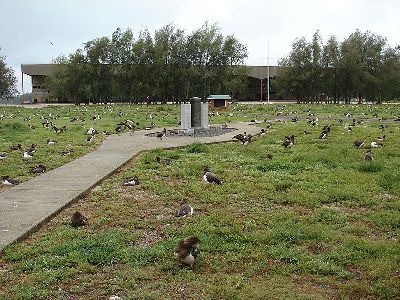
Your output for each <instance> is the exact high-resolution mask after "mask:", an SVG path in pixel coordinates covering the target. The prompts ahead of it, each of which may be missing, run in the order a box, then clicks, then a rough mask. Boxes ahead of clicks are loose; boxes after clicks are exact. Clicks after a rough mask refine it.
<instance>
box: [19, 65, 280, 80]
mask: <svg viewBox="0 0 400 300" xmlns="http://www.w3.org/2000/svg"><path fill="white" fill-rule="evenodd" d="M57 65H58V64H22V65H21V71H22V73H24V74H27V75H30V76H33V75H36V76H37V75H42V76H49V75H50V74H51V73H52V72H53V71H54V70H55V66H57ZM268 68H269V76H270V77H275V76H276V75H277V73H278V69H279V68H280V67H278V66H270V67H268V66H249V71H248V73H247V75H248V76H250V77H254V78H258V79H265V78H267V77H268Z"/></svg>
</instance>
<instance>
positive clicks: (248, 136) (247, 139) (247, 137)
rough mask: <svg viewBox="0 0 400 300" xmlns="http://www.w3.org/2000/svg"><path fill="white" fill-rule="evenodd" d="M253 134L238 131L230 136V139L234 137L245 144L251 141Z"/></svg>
mask: <svg viewBox="0 0 400 300" xmlns="http://www.w3.org/2000/svg"><path fill="white" fill-rule="evenodd" d="M252 137H253V136H252V135H251V134H247V133H246V132H244V133H243V134H241V133H239V134H237V135H235V136H233V137H232V139H236V140H238V141H240V142H241V143H242V145H247V144H249V143H250V142H251V138H252Z"/></svg>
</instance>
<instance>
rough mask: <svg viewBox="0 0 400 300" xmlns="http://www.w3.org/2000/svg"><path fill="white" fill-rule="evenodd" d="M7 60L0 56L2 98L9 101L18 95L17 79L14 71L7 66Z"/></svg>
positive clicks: (0, 92) (0, 96) (0, 89)
mask: <svg viewBox="0 0 400 300" xmlns="http://www.w3.org/2000/svg"><path fill="white" fill-rule="evenodd" d="M0 50H1V48H0ZM5 59H6V57H5V56H1V55H0V98H6V99H7V98H12V97H14V96H15V95H16V94H17V89H16V84H17V78H16V77H15V75H14V70H13V69H12V68H10V67H8V66H7V65H6V63H5Z"/></svg>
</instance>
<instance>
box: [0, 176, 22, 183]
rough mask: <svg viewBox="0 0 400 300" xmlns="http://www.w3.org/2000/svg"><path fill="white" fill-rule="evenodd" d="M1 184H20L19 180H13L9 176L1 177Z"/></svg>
mask: <svg viewBox="0 0 400 300" xmlns="http://www.w3.org/2000/svg"><path fill="white" fill-rule="evenodd" d="M0 183H1V184H4V185H17V184H19V180H17V179H13V178H11V177H10V176H8V175H5V176H1V177H0Z"/></svg>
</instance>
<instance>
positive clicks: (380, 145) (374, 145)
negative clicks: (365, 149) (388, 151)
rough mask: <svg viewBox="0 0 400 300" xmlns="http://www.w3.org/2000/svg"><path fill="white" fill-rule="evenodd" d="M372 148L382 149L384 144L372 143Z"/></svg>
mask: <svg viewBox="0 0 400 300" xmlns="http://www.w3.org/2000/svg"><path fill="white" fill-rule="evenodd" d="M371 147H372V148H382V147H383V144H382V143H378V142H371Z"/></svg>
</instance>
